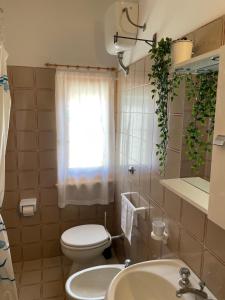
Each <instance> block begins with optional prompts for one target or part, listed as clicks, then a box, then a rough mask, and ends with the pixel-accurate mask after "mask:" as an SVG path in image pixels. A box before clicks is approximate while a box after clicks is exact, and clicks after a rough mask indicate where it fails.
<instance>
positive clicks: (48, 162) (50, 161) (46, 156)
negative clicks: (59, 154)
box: [39, 151, 57, 169]
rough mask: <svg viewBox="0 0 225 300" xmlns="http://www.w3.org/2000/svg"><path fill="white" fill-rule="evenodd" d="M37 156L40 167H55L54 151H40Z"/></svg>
mask: <svg viewBox="0 0 225 300" xmlns="http://www.w3.org/2000/svg"><path fill="white" fill-rule="evenodd" d="M39 157H40V168H41V169H55V168H56V167H57V164H56V151H41V152H40V153H39Z"/></svg>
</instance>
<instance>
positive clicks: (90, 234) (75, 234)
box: [61, 224, 111, 250]
mask: <svg viewBox="0 0 225 300" xmlns="http://www.w3.org/2000/svg"><path fill="white" fill-rule="evenodd" d="M110 240H111V236H110V234H109V233H108V231H107V230H106V229H105V227H104V226H102V225H97V224H88V225H80V226H75V227H72V228H70V229H67V230H66V231H64V232H63V234H62V236H61V243H62V244H63V245H65V246H66V247H68V248H72V249H74V248H75V249H80V250H81V249H92V248H97V247H100V246H102V245H104V244H107V243H108V242H109V241H110Z"/></svg>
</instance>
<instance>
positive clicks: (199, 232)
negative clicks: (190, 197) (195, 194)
mask: <svg viewBox="0 0 225 300" xmlns="http://www.w3.org/2000/svg"><path fill="white" fill-rule="evenodd" d="M205 222H206V215H205V214H204V213H203V212H201V211H200V210H199V209H197V208H195V207H194V206H193V205H191V204H189V203H188V202H187V201H183V207H182V218H181V223H182V225H183V227H184V228H185V229H186V230H187V231H188V232H190V233H191V234H192V235H194V236H195V237H196V238H197V239H198V240H199V241H200V242H203V238H204V232H205ZM224 245H225V244H224Z"/></svg>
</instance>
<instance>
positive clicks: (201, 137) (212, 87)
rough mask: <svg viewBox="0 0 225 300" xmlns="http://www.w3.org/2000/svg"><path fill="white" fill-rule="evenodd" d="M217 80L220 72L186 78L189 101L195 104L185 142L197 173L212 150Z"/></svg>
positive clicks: (189, 157)
mask: <svg viewBox="0 0 225 300" xmlns="http://www.w3.org/2000/svg"><path fill="white" fill-rule="evenodd" d="M217 79H218V72H208V73H203V74H198V75H196V76H193V75H190V74H189V75H187V76H186V93H187V99H188V100H189V101H192V102H193V103H192V118H191V121H190V122H189V124H188V126H187V129H186V134H185V141H186V145H187V155H188V159H189V160H190V161H191V162H192V169H193V170H194V171H196V172H197V171H198V170H199V168H200V167H201V166H202V165H203V164H204V163H205V156H206V153H207V152H211V149H212V142H211V140H212V135H213V131H214V122H215V107H216V90H217Z"/></svg>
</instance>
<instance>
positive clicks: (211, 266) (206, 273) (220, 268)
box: [202, 251, 225, 300]
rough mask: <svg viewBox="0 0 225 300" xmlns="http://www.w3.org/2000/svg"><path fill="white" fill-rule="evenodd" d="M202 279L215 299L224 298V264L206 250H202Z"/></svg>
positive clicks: (220, 299)
mask: <svg viewBox="0 0 225 300" xmlns="http://www.w3.org/2000/svg"><path fill="white" fill-rule="evenodd" d="M202 279H203V280H204V281H205V283H206V285H207V287H208V288H209V289H210V290H211V291H213V293H214V294H215V296H216V297H217V299H219V300H225V285H224V282H225V265H223V264H221V262H219V261H218V260H217V259H216V257H215V256H213V255H212V254H210V253H209V252H208V251H205V252H204V265H203V274H202Z"/></svg>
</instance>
